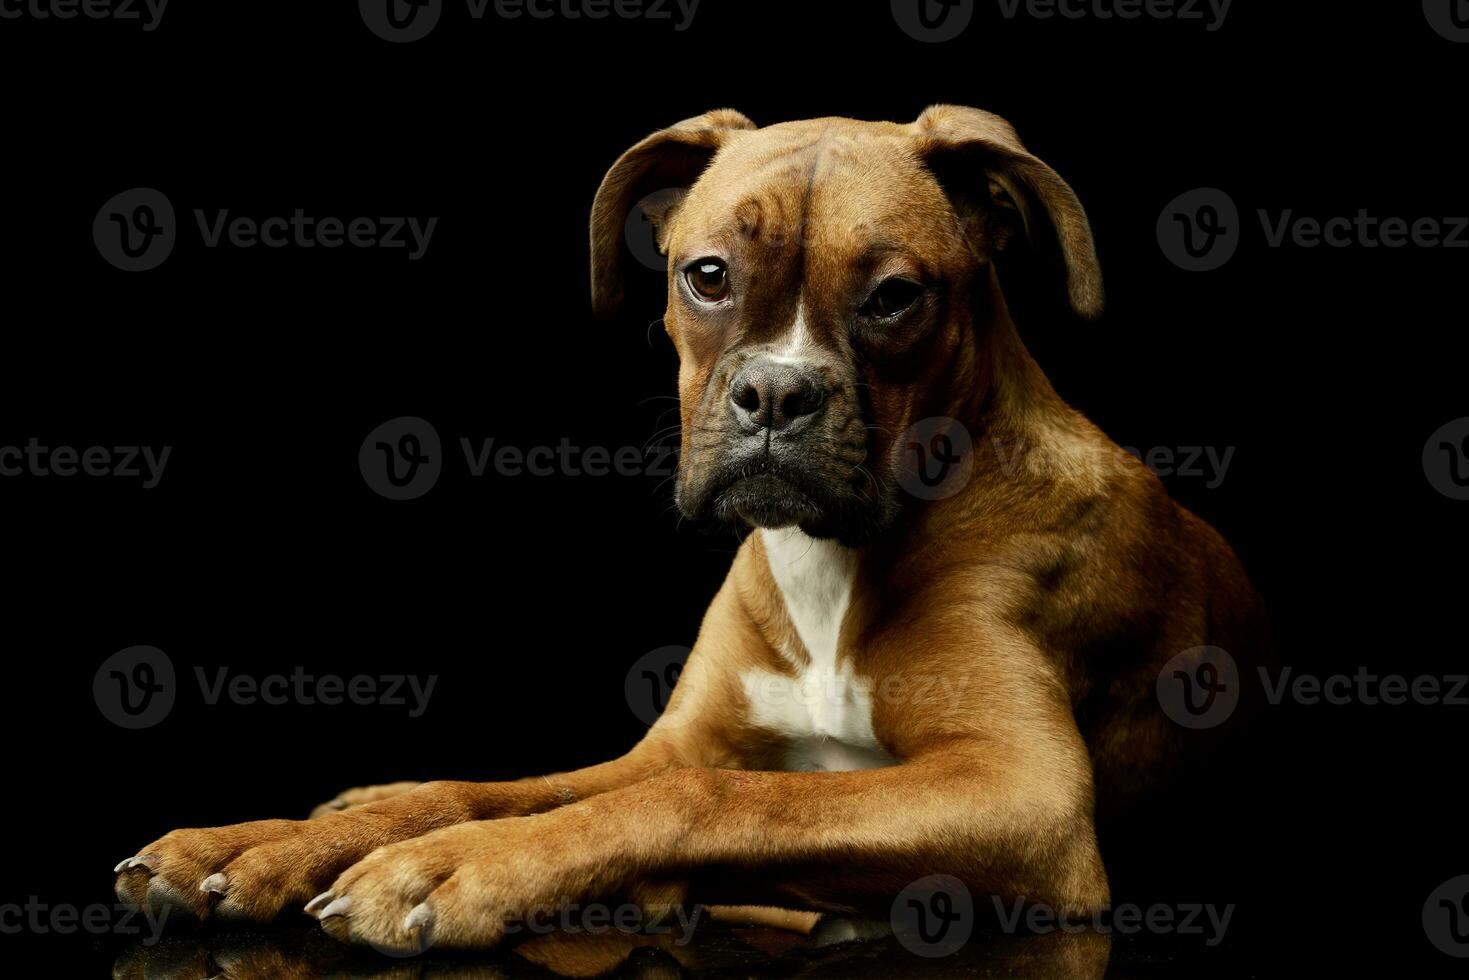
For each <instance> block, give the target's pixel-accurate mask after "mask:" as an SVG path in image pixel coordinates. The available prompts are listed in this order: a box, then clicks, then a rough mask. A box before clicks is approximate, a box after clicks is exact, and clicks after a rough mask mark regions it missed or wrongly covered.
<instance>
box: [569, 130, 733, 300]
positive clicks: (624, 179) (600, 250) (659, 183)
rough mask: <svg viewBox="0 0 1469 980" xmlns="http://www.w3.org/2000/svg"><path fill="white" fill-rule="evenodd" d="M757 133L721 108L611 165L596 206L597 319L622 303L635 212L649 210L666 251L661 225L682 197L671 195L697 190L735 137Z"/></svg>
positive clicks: (656, 135) (594, 279) (663, 133)
mask: <svg viewBox="0 0 1469 980" xmlns="http://www.w3.org/2000/svg"><path fill="white" fill-rule="evenodd" d="M755 128H756V127H755V124H754V123H752V122H751V121H750V120H749V119H747V118H745V117H744V116H743V115H741V114H740V113H738V112H735V111H734V110H733V109H716V110H714V111H713V112H706V113H705V114H704V115H702V116H695V117H694V118H693V119H685V120H684V121H683V122H681V123H678V124H676V125H674V126H670V127H669V128H667V129H664V130H660V131H659V132H656V133H654V134H653V135H652V136H649V137H648V138H647V139H645V140H643V141H642V142H641V143H639V144H637V145H636V146H634V147H633V148H632V149H630V150H628V151H627V152H626V153H624V154H623V155H622V157H621V158H620V159H619V160H618V161H617V162H616V163H614V164H613V165H612V169H611V170H609V171H607V176H606V177H604V178H602V186H601V187H600V188H598V190H597V198H596V200H595V202H593V204H592V309H593V310H594V311H595V312H596V314H597V315H598V316H610V315H611V314H613V313H615V312H616V311H617V309H618V307H619V306H621V304H622V298H623V265H624V263H625V262H626V259H627V256H626V254H625V246H624V244H623V240H622V239H623V228H624V227H625V224H626V222H627V217H628V214H629V213H630V212H631V211H632V209H633V208H634V207H639V206H642V207H643V208H644V211H645V213H646V214H647V215H648V219H649V220H650V221H652V222H653V224H654V225H655V227H657V228H658V230H659V244H660V246H661V245H662V244H663V227H662V226H663V224H664V223H665V222H666V220H667V218H668V216H669V213H670V211H671V208H672V206H673V205H675V204H676V203H677V200H678V199H679V197H680V195H678V194H677V193H670V192H676V191H678V190H681V189H682V190H686V189H687V188H689V187H690V186H692V185H693V183H694V181H696V180H698V179H699V174H701V173H703V171H704V168H705V167H707V166H708V165H709V161H710V160H712V159H713V158H714V154H715V153H716V152H718V151H719V148H720V147H721V146H723V145H724V143H725V140H727V139H728V138H729V135H730V134H731V133H734V132H739V131H740V130H747V129H755ZM655 192H661V193H656V194H655ZM650 196H652V199H651V200H647V199H649V198H650Z"/></svg>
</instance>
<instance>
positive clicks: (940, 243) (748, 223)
mask: <svg viewBox="0 0 1469 980" xmlns="http://www.w3.org/2000/svg"><path fill="white" fill-rule="evenodd" d="M952 213H953V212H952V209H951V207H950V204H949V201H948V199H947V198H946V196H945V195H944V193H943V191H942V189H941V188H940V187H939V185H938V182H937V181H936V180H934V178H933V177H932V175H931V174H929V172H928V171H927V169H926V168H925V167H924V166H923V164H922V162H921V161H920V160H919V159H918V158H917V156H916V154H915V153H914V151H913V147H912V142H911V140H910V138H909V137H908V136H907V134H906V133H905V132H903V131H902V130H901V129H900V128H899V127H889V126H882V125H880V124H871V129H868V128H866V127H865V126H863V125H861V124H854V125H852V126H850V127H836V126H821V125H799V126H791V127H783V126H773V127H770V128H768V129H763V130H758V131H755V132H751V133H748V134H742V135H741V136H739V137H738V138H736V139H733V140H731V141H730V143H729V144H728V145H727V146H725V148H724V149H723V150H721V151H720V152H719V154H718V155H717V156H716V157H715V158H714V160H713V162H712V163H711V164H710V166H709V168H708V169H707V170H706V171H705V172H704V175H703V176H702V177H701V178H700V179H699V181H698V182H697V183H696V184H695V185H694V187H693V189H692V190H691V191H690V192H689V195H688V197H687V198H686V199H685V201H684V203H683V206H682V207H681V208H680V209H679V213H678V216H677V219H676V220H675V222H674V228H673V234H672V238H671V241H670V246H671V249H672V251H673V253H674V258H675V260H679V259H685V260H686V259H693V258H697V257H699V256H700V255H704V254H724V255H729V254H735V253H740V252H746V251H750V250H752V249H753V250H756V251H762V252H765V253H767V254H774V255H789V254H790V253H791V252H792V251H793V250H794V251H801V252H804V253H806V255H807V260H808V261H810V260H813V259H814V260H816V261H821V260H823V259H825V260H828V261H833V262H837V263H844V264H848V265H850V264H860V263H864V262H871V263H880V262H882V261H886V260H887V259H889V258H897V259H900V258H902V257H905V256H906V257H908V258H909V259H917V260H922V259H924V258H927V259H930V260H931V259H933V258H934V257H936V256H939V255H942V254H944V252H945V251H946V250H948V249H950V248H952V247H954V246H955V244H956V239H955V234H956V231H955V223H954V221H953V220H952Z"/></svg>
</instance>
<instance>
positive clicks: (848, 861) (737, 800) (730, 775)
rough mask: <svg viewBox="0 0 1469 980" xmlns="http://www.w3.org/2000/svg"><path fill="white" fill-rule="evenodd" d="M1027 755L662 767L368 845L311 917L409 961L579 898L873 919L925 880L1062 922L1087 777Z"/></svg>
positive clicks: (1090, 852)
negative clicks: (572, 800)
mask: <svg viewBox="0 0 1469 980" xmlns="http://www.w3.org/2000/svg"><path fill="white" fill-rule="evenodd" d="M1043 751H1044V750H1039V749H1038V750H1032V751H1027V752H999V753H997V752H996V751H995V746H993V745H989V744H981V743H974V744H965V745H956V744H950V745H945V746H942V747H934V748H933V749H932V750H931V751H929V752H928V753H926V754H924V755H922V756H920V757H917V758H914V759H912V760H911V761H909V762H906V763H904V764H903V765H900V766H895V767H891V768H886V769H874V770H867V771H861V772H841V773H837V772H833V773H781V772H749V771H736V770H721V769H706V768H689V769H681V770H675V771H672V772H669V773H666V774H664V775H661V776H657V777H654V778H652V779H649V780H646V781H644V782H641V783H638V784H636V785H634V786H630V787H627V788H625V789H621V790H617V791H614V792H610V793H606V794H603V795H601V796H597V797H595V798H593V799H590V800H587V801H586V802H584V803H578V804H575V805H572V806H566V807H562V808H560V809H558V810H554V811H551V812H548V813H544V814H540V815H538V816H531V817H525V818H519V819H512V820H497V821H491V822H485V823H469V824H463V825H461V826H457V827H452V828H449V829H447V830H441V831H438V832H436V833H432V834H429V835H427V836H425V837H422V838H419V839H417V840H413V841H408V842H406V843H403V844H397V845H393V846H391V847H385V848H383V849H381V850H378V851H376V852H374V853H373V854H371V855H370V856H369V857H368V858H367V859H366V860H364V861H362V862H361V863H359V864H357V865H356V866H354V867H352V868H351V869H350V870H348V871H347V872H346V873H345V874H343V875H342V876H341V878H339V879H338V880H337V882H336V883H335V884H334V885H333V886H332V888H331V891H330V892H329V893H328V896H327V897H326V899H325V901H327V902H329V903H330V904H329V905H327V906H326V908H325V910H322V909H321V908H320V907H318V911H319V912H320V914H321V919H322V925H323V926H324V927H325V928H326V929H327V931H328V932H330V933H331V934H332V935H334V936H336V937H337V938H339V939H344V940H349V941H354V942H360V943H367V944H370V945H373V946H376V947H378V948H381V949H389V950H396V951H403V952H413V951H417V950H420V949H423V948H425V947H427V946H429V945H433V946H436V947H442V948H484V947H488V946H492V945H494V944H496V943H497V942H499V941H500V940H501V938H502V937H503V936H504V934H505V930H506V928H507V923H515V922H518V921H525V920H530V921H535V920H536V919H537V918H538V917H539V916H543V915H545V914H547V913H549V912H551V911H553V910H561V909H566V908H573V909H574V908H575V907H577V906H583V905H585V903H589V902H596V903H607V904H609V905H611V904H615V903H622V902H632V903H636V904H640V905H642V906H643V907H644V908H645V910H647V911H649V912H652V913H658V912H661V911H662V910H663V909H665V908H666V907H668V906H673V905H679V904H683V903H686V902H700V903H731V902H749V903H771V904H788V905H790V904H794V905H799V906H802V907H806V908H817V909H830V910H837V911H844V912H851V911H859V910H862V909H864V908H871V909H878V908H880V907H882V906H883V903H885V902H888V901H891V898H892V896H893V895H894V894H896V892H897V891H898V890H900V889H901V888H902V887H903V886H904V885H905V884H907V883H908V882H910V881H913V880H915V879H917V878H920V877H923V876H925V875H929V874H935V873H947V874H952V875H955V876H957V877H959V878H960V879H962V880H964V881H965V882H966V883H967V884H968V885H969V886H970V887H971V888H972V889H974V890H976V891H977V892H979V893H982V894H984V893H993V894H999V895H1005V896H1015V897H1023V898H1026V899H1028V900H1031V901H1034V902H1039V903H1045V904H1048V905H1050V906H1052V907H1054V908H1056V909H1057V910H1058V911H1059V912H1062V913H1081V912H1085V911H1088V910H1093V909H1096V908H1098V907H1100V906H1102V905H1104V904H1105V903H1106V901H1107V885H1106V877H1105V874H1104V872H1103V870H1102V866H1101V860H1100V858H1099V856H1098V854H1097V848H1096V840H1095V836H1094V833H1093V830H1092V824H1091V801H1090V794H1089V790H1088V788H1087V787H1089V785H1090V783H1089V776H1087V775H1086V774H1085V773H1084V771H1081V770H1077V769H1075V768H1073V766H1075V765H1080V766H1082V767H1083V768H1084V766H1085V757H1084V756H1082V757H1081V758H1080V759H1079V760H1073V761H1072V763H1070V764H1067V765H1061V764H1058V763H1057V761H1056V759H1055V758H1054V754H1052V757H1051V758H1050V759H1049V760H1047V759H1046V758H1044V757H1043V754H1042V753H1043ZM1048 763H1049V764H1048ZM706 871H707V872H708V873H707V874H705V873H704V872H706Z"/></svg>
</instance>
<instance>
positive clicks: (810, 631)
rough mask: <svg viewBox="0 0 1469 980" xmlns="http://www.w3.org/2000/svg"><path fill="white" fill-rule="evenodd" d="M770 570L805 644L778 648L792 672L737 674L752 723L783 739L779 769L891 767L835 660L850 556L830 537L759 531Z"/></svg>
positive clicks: (852, 681)
mask: <svg viewBox="0 0 1469 980" xmlns="http://www.w3.org/2000/svg"><path fill="white" fill-rule="evenodd" d="M760 535H761V539H762V541H763V543H764V545H765V554H766V555H767V557H768V558H769V560H770V572H771V574H772V575H773V576H774V577H775V582H776V584H777V585H778V586H779V587H780V591H781V595H782V597H783V598H784V599H785V604H786V610H787V611H788V612H789V614H790V617H791V622H792V623H793V624H794V626H795V628H796V634H797V635H798V636H799V637H800V638H801V645H802V646H804V647H805V648H806V654H807V656H806V657H805V658H802V657H800V656H799V651H794V650H783V651H781V652H782V654H784V655H785V656H786V657H787V658H788V659H789V660H790V661H791V663H792V665H794V666H796V667H797V669H798V671H799V673H798V674H797V676H795V677H790V676H788V675H785V674H778V673H775V672H773V671H768V670H759V669H757V670H750V671H748V672H746V673H745V675H744V676H743V677H742V678H741V680H742V681H743V682H744V687H745V695H746V697H747V698H748V699H749V702H750V710H751V712H752V714H753V717H752V719H751V720H752V721H753V722H754V723H755V724H756V725H759V726H760V727H762V728H769V729H772V730H774V731H777V732H779V733H780V734H782V735H783V736H785V737H786V738H788V739H789V740H790V742H791V748H790V751H789V753H788V755H787V757H786V768H787V769H793V770H805V771H811V770H849V769H872V768H876V767H878V766H886V765H892V764H893V763H895V762H896V761H897V760H895V759H894V758H893V757H892V756H890V755H888V753H887V752H885V751H884V750H883V748H882V746H881V745H880V744H879V743H878V741H877V738H876V736H875V735H874V734H873V731H872V695H871V691H870V687H869V685H868V683H867V681H866V680H864V679H863V678H860V677H857V676H856V675H855V674H854V673H853V671H852V667H851V665H850V664H849V663H843V664H841V665H840V666H838V664H837V639H838V637H839V635H840V633H841V628H842V620H843V619H844V618H846V614H847V604H848V602H849V601H850V600H851V594H852V580H853V578H854V576H855V575H856V571H857V556H856V554H854V553H853V552H852V550H851V549H849V548H844V547H842V546H841V545H839V544H837V543H835V542H832V541H820V540H816V539H814V538H809V537H807V536H806V535H805V534H803V533H802V532H801V531H800V530H799V529H797V528H782V529H780V530H774V531H771V530H762V531H761V532H760Z"/></svg>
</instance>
